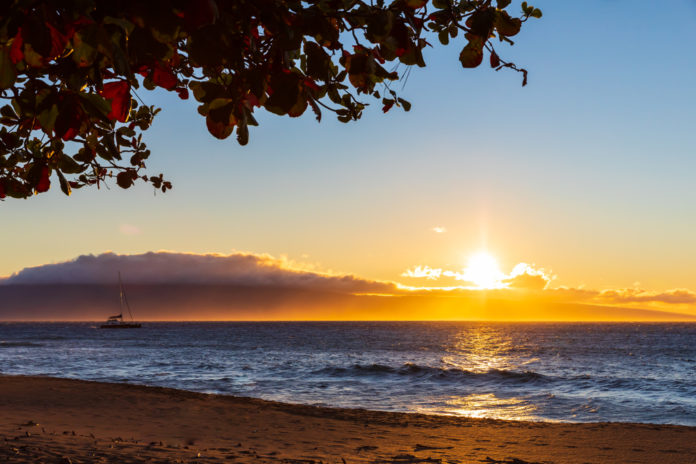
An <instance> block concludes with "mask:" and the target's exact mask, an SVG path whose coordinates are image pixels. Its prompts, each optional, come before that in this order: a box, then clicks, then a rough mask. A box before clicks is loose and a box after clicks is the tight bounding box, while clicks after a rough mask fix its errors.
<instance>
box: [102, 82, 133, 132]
mask: <svg viewBox="0 0 696 464" xmlns="http://www.w3.org/2000/svg"><path fill="white" fill-rule="evenodd" d="M99 95H101V96H102V97H104V98H106V99H107V100H110V101H111V112H110V113H109V114H108V118H109V119H111V120H114V119H115V120H117V121H121V122H126V121H127V120H128V115H129V113H130V107H131V97H130V83H129V82H128V81H117V82H109V83H107V84H104V88H103V89H102V90H101V92H99Z"/></svg>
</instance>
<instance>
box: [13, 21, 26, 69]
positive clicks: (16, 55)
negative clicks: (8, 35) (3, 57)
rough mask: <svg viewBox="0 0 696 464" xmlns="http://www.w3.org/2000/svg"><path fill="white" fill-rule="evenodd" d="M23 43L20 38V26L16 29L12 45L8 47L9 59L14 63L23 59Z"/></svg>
mask: <svg viewBox="0 0 696 464" xmlns="http://www.w3.org/2000/svg"><path fill="white" fill-rule="evenodd" d="M23 43H24V40H23V39H22V28H21V27H20V28H19V30H18V31H17V35H16V36H15V38H14V40H13V41H12V46H11V47H10V59H11V60H12V62H13V63H14V64H17V63H19V62H20V61H22V60H23V59H24V52H23V51H22V44H23Z"/></svg>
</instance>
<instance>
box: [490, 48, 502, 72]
mask: <svg viewBox="0 0 696 464" xmlns="http://www.w3.org/2000/svg"><path fill="white" fill-rule="evenodd" d="M498 66H500V58H499V57H498V54H497V53H496V52H495V50H494V51H492V52H491V68H497V67H498Z"/></svg>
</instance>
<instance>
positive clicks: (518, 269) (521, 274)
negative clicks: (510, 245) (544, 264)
mask: <svg viewBox="0 0 696 464" xmlns="http://www.w3.org/2000/svg"><path fill="white" fill-rule="evenodd" d="M551 280H553V277H552V276H551V275H550V274H548V273H547V272H546V271H545V270H543V269H535V268H534V267H532V266H530V265H529V264H527V263H519V264H518V265H516V266H515V267H514V268H513V269H512V272H511V273H510V275H509V276H508V277H506V278H504V279H503V280H502V282H503V283H504V284H505V285H506V288H517V289H522V290H544V289H545V288H546V287H548V285H549V282H551Z"/></svg>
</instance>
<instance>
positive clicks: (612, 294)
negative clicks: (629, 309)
mask: <svg viewBox="0 0 696 464" xmlns="http://www.w3.org/2000/svg"><path fill="white" fill-rule="evenodd" d="M597 299H599V300H602V301H605V302H608V303H617V304H622V303H666V304H694V303H696V292H693V291H691V290H688V289H685V288H675V289H672V290H666V291H664V292H649V291H647V290H643V289H639V288H622V289H616V290H602V291H601V292H599V294H598V295H597Z"/></svg>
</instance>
